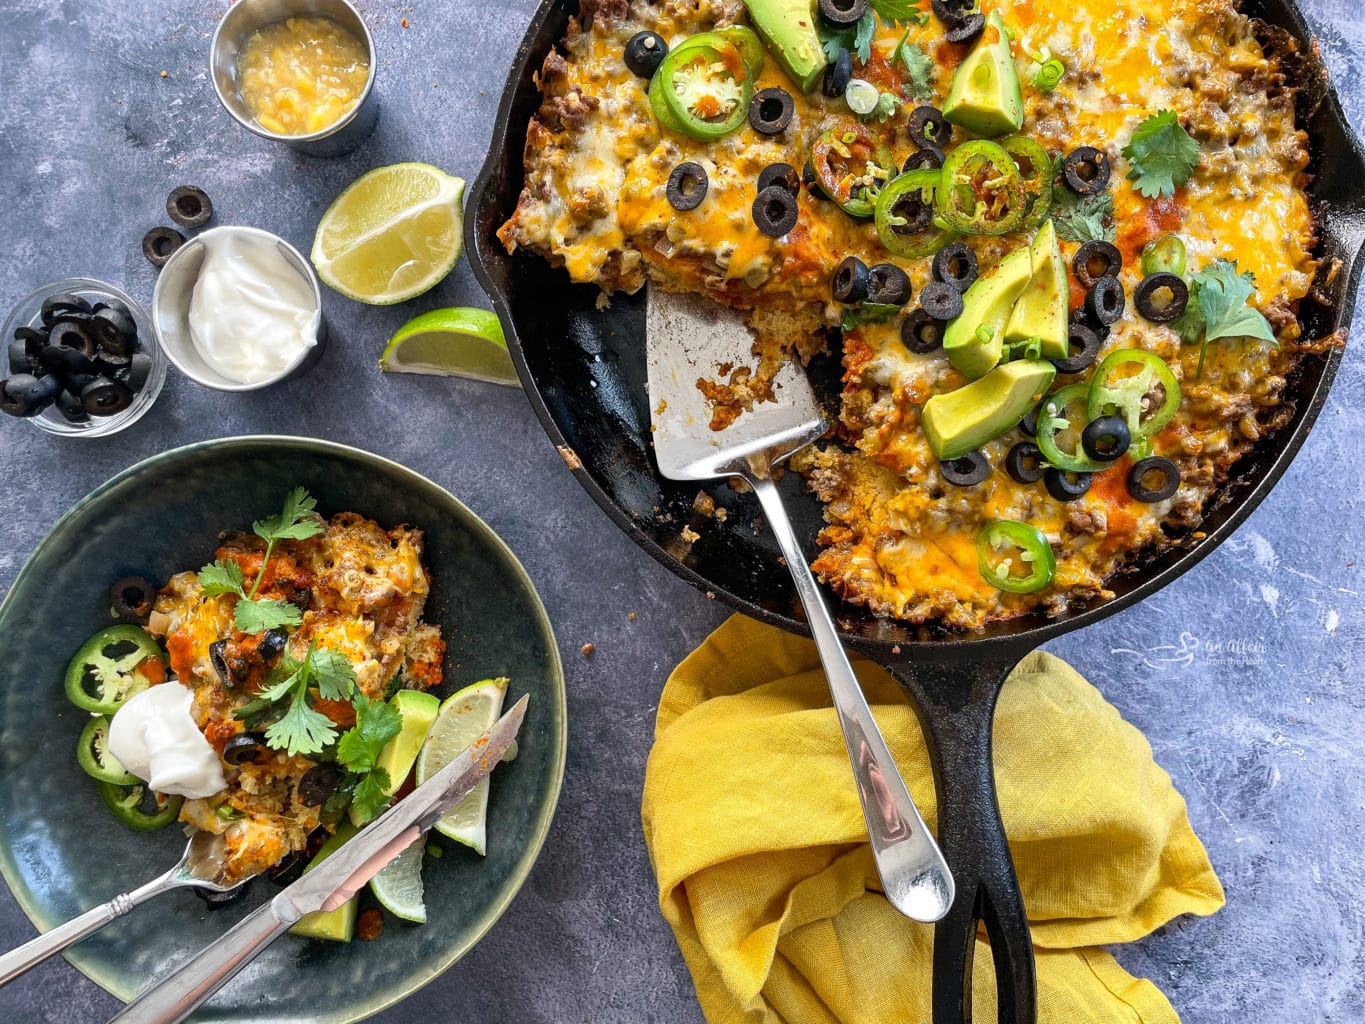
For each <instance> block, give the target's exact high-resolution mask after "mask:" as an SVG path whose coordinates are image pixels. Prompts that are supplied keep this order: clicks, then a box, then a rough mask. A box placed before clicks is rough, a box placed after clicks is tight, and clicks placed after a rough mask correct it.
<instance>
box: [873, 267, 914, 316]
mask: <svg viewBox="0 0 1365 1024" xmlns="http://www.w3.org/2000/svg"><path fill="white" fill-rule="evenodd" d="M868 275H869V277H870V280H869V281H868V284H867V301H868V302H877V303H881V304H884V305H890V306H903V305H905V303H907V302H909V301H910V278H909V276H907V275H906V273H905V271H904V270H902V269H901V268H900V267H898V266H896V265H895V264H894V263H878V264H876V265H875V266H872V267H869V268H868Z"/></svg>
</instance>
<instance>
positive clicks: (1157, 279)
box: [1133, 270, 1190, 324]
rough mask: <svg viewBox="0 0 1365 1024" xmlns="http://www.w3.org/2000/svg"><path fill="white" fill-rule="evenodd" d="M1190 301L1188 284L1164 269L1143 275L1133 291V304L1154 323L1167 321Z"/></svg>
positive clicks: (1176, 315)
mask: <svg viewBox="0 0 1365 1024" xmlns="http://www.w3.org/2000/svg"><path fill="white" fill-rule="evenodd" d="M1189 302H1190V286H1189V285H1187V284H1186V283H1185V281H1184V279H1183V278H1181V277H1179V276H1178V275H1176V274H1170V273H1167V272H1166V271H1164V270H1163V271H1159V272H1158V273H1155V274H1149V275H1148V276H1146V277H1144V278H1143V279H1142V281H1141V282H1140V283H1139V284H1138V286H1137V288H1136V289H1134V291H1133V306H1134V307H1135V308H1136V309H1137V311H1138V313H1139V314H1140V315H1141V316H1143V317H1145V318H1146V319H1148V320H1150V321H1152V323H1154V324H1164V323H1169V322H1170V321H1172V320H1174V319H1175V318H1176V317H1178V316H1179V315H1180V314H1181V313H1183V312H1185V307H1186V306H1188V305H1189Z"/></svg>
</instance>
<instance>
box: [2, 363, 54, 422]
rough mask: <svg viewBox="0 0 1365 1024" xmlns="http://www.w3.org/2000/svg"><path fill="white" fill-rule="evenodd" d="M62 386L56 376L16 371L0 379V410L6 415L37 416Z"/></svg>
mask: <svg viewBox="0 0 1365 1024" xmlns="http://www.w3.org/2000/svg"><path fill="white" fill-rule="evenodd" d="M61 389H62V386H61V384H60V383H59V382H58V381H57V378H56V377H35V376H33V374H31V373H16V374H15V375H14V376H13V377H11V378H9V380H5V381H0V412H3V413H4V414H5V415H7V416H37V415H38V414H39V413H40V412H42V411H43V410H44V409H46V408H47V407H48V406H49V405H51V404H52V403H53V402H54V401H55V400H56V398H57V395H58V393H59V392H60V391H61Z"/></svg>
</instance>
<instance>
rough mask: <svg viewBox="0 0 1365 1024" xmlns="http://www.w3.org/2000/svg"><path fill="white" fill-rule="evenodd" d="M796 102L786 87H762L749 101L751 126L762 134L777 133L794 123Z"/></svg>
mask: <svg viewBox="0 0 1365 1024" xmlns="http://www.w3.org/2000/svg"><path fill="white" fill-rule="evenodd" d="M795 113H796V103H795V102H794V101H793V100H792V94H791V93H789V92H787V90H786V89H779V88H776V87H774V88H771V89H760V90H759V91H758V92H756V93H754V98H753V99H752V100H750V101H749V126H750V127H751V128H753V130H754V131H756V132H758V133H759V134H760V135H777V134H779V133H780V132H782V131H784V130H785V129H786V127H787V125H789V124H791V123H792V115H794V114H795Z"/></svg>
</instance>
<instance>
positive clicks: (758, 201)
mask: <svg viewBox="0 0 1365 1024" xmlns="http://www.w3.org/2000/svg"><path fill="white" fill-rule="evenodd" d="M800 213H801V211H800V208H799V207H798V206H797V204H796V196H794V195H792V194H791V193H790V192H788V191H787V190H786V189H785V188H783V187H782V186H781V185H769V186H768V187H767V188H765V189H764V190H763V191H762V192H760V193H759V194H758V195H757V196H756V197H755V198H754V205H753V217H754V224H755V225H756V226H757V227H758V230H759V231H762V232H763V233H764V234H765V235H767V236H769V237H770V238H781V237H782V236H783V235H785V234H786V233H787V232H788V231H790V230H791V229H792V228H794V227H796V221H797V218H798V217H799V216H800Z"/></svg>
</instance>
